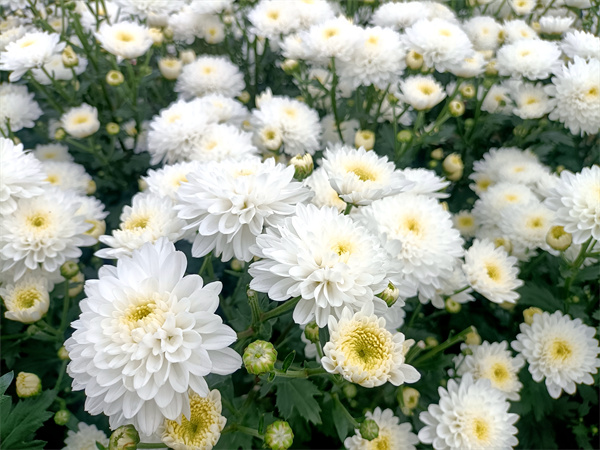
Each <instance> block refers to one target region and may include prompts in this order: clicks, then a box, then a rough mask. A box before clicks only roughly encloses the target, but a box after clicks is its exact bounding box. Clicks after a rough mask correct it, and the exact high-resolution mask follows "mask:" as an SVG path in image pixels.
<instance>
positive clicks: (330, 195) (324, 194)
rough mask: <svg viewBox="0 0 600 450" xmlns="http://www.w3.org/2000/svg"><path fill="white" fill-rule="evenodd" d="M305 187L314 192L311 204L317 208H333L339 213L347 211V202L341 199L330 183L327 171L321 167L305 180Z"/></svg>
mask: <svg viewBox="0 0 600 450" xmlns="http://www.w3.org/2000/svg"><path fill="white" fill-rule="evenodd" d="M304 185H305V186H307V187H309V188H310V190H311V191H313V192H314V194H315V196H314V197H313V198H312V200H311V203H312V204H313V205H316V206H319V207H321V206H333V207H334V208H337V210H338V211H339V212H342V211H344V209H346V202H345V201H344V200H342V199H341V198H340V196H339V195H338V193H337V192H335V189H333V188H332V187H331V184H330V183H329V175H327V172H325V169H323V168H322V167H319V168H318V169H315V171H314V172H313V173H312V175H310V176H309V177H308V178H306V179H305V180H304Z"/></svg>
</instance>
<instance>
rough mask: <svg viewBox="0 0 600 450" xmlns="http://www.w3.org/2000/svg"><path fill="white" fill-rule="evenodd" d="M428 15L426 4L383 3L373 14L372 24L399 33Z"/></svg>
mask: <svg viewBox="0 0 600 450" xmlns="http://www.w3.org/2000/svg"><path fill="white" fill-rule="evenodd" d="M426 13H427V7H426V2H418V1H416V2H406V3H396V2H389V3H382V4H381V5H379V7H378V8H377V9H376V10H375V12H374V13H373V17H371V22H372V23H373V24H374V25H377V26H380V27H390V28H393V29H395V30H397V31H400V30H402V29H404V28H408V27H410V26H411V25H413V24H414V23H415V22H417V21H418V20H419V19H422V18H423V16H424V14H426Z"/></svg>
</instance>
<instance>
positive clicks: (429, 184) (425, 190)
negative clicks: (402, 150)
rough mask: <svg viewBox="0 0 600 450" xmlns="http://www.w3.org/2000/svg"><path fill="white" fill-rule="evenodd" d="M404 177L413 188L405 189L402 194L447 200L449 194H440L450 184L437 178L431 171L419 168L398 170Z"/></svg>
mask: <svg viewBox="0 0 600 450" xmlns="http://www.w3.org/2000/svg"><path fill="white" fill-rule="evenodd" d="M400 172H402V174H403V175H404V177H405V178H406V179H407V180H408V181H411V182H412V183H414V184H413V186H409V187H407V188H406V189H405V190H404V192H407V193H411V194H422V195H426V196H427V197H431V198H448V197H450V194H448V193H446V192H441V191H443V190H444V189H446V188H447V187H448V186H450V182H449V181H448V180H445V179H444V178H442V177H440V176H438V175H437V174H436V173H435V172H434V171H433V170H428V169H423V168H420V167H417V168H410V167H407V168H406V169H402V170H400Z"/></svg>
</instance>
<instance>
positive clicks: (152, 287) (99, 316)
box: [65, 239, 242, 435]
mask: <svg viewBox="0 0 600 450" xmlns="http://www.w3.org/2000/svg"><path fill="white" fill-rule="evenodd" d="M186 263H187V260H186V257H185V255H184V254H183V253H182V252H178V251H176V250H175V247H174V246H173V244H171V243H170V242H168V241H167V240H166V239H160V240H159V241H158V242H157V243H156V244H154V245H153V244H149V243H148V244H145V245H144V246H143V247H142V248H141V249H139V250H135V251H134V252H133V253H132V256H131V257H123V258H121V259H119V260H118V261H117V266H116V267H114V266H104V267H102V268H101V269H100V271H99V273H98V276H99V279H98V280H93V281H88V282H87V283H86V286H85V293H86V295H87V298H85V299H84V300H82V301H81V303H80V304H79V305H80V307H81V310H82V313H81V315H80V317H79V319H78V320H76V321H75V322H73V324H72V326H73V328H75V332H74V333H73V335H72V336H71V337H70V338H69V339H68V340H67V342H66V343H65V347H66V349H67V351H68V352H69V357H70V358H71V362H70V363H69V366H68V368H67V370H68V373H69V375H70V376H71V377H72V378H73V380H74V381H73V389H74V390H82V389H85V391H86V402H85V407H86V411H88V412H89V413H90V414H92V415H95V414H99V413H101V412H104V414H106V415H107V416H109V418H110V425H111V428H113V429H114V428H116V427H118V426H120V425H125V424H129V423H130V424H133V425H134V426H135V427H136V429H137V430H138V431H139V432H140V433H141V434H144V435H151V434H153V433H155V432H156V431H157V429H158V427H159V426H160V425H161V423H163V421H164V420H165V418H166V419H168V420H178V419H179V418H180V417H181V415H182V414H183V415H185V416H186V418H189V417H190V413H191V402H190V399H189V397H188V389H192V390H193V391H194V392H196V393H198V394H199V395H202V396H206V395H207V394H208V392H209V390H208V386H207V384H206V381H205V380H204V378H203V377H204V376H206V375H208V374H209V373H217V374H220V375H228V374H230V373H232V372H234V371H236V370H237V369H238V368H239V367H240V366H241V362H242V360H241V358H240V356H239V355H238V354H237V353H236V352H235V351H233V350H232V349H230V348H228V345H230V344H231V343H233V342H234V341H235V340H236V334H235V332H234V331H233V330H232V329H231V328H229V327H228V326H226V325H224V324H223V321H222V319H221V318H220V317H219V316H218V315H216V314H215V311H216V309H217V307H218V306H219V293H220V291H221V288H222V285H221V283H220V282H214V283H210V284H208V285H206V286H203V284H204V283H203V281H202V278H201V277H199V276H198V275H188V276H184V273H185V269H186Z"/></svg>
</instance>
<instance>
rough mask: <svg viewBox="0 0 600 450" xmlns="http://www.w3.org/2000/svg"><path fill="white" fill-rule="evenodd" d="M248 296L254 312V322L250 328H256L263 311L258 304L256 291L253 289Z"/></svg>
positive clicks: (251, 309)
mask: <svg viewBox="0 0 600 450" xmlns="http://www.w3.org/2000/svg"><path fill="white" fill-rule="evenodd" d="M247 297H248V304H249V305H250V311H251V312H252V322H251V325H250V328H256V325H258V324H259V323H260V321H261V320H260V315H261V313H262V311H261V310H260V305H259V304H258V294H257V293H256V292H254V291H251V293H250V294H249V295H247Z"/></svg>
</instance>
